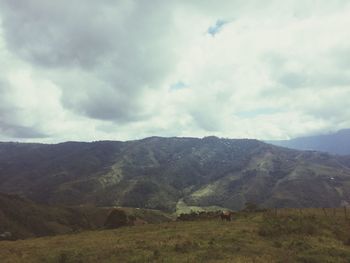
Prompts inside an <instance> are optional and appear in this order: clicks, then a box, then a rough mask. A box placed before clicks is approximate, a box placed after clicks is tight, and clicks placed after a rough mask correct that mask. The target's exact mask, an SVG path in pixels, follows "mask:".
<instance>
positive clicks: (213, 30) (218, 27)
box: [207, 19, 228, 37]
mask: <svg viewBox="0 0 350 263" xmlns="http://www.w3.org/2000/svg"><path fill="white" fill-rule="evenodd" d="M227 23H228V21H225V20H222V19H218V20H217V21H216V23H215V24H214V25H212V26H210V27H209V28H208V31H207V32H208V34H209V35H211V36H212V37H214V36H215V35H216V34H218V33H219V32H220V31H221V30H222V28H223V27H224V25H226V24H227Z"/></svg>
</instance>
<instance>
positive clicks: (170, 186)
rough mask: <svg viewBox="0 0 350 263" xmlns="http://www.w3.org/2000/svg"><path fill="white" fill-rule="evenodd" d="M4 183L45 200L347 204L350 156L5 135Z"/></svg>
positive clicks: (168, 206) (224, 142) (242, 145)
mask: <svg viewBox="0 0 350 263" xmlns="http://www.w3.org/2000/svg"><path fill="white" fill-rule="evenodd" d="M0 191H1V192H7V193H16V194H19V195H22V196H25V197H27V198H30V199H32V200H35V201H37V202H42V203H47V204H64V205H81V204H84V205H86V204H90V205H97V206H127V207H135V208H136V207H140V208H148V209H158V210H163V211H171V212H174V211H175V210H176V207H177V206H179V205H178V204H179V202H182V204H184V205H185V206H187V207H227V208H230V209H234V210H239V209H242V208H243V207H244V204H245V203H246V202H253V203H258V204H260V205H261V206H265V207H325V206H328V207H332V206H333V207H336V206H341V205H348V204H350V161H349V158H348V157H339V156H332V155H329V154H325V153H318V152H301V151H295V150H289V149H285V148H280V147H276V146H273V145H269V144H265V143H263V142H259V141H256V140H246V139H242V140H231V139H219V138H216V137H206V138H203V139H196V138H159V137H151V138H147V139H143V140H138V141H129V142H110V141H104V142H93V143H77V142H68V143H62V144H57V145H45V144H18V143H0Z"/></svg>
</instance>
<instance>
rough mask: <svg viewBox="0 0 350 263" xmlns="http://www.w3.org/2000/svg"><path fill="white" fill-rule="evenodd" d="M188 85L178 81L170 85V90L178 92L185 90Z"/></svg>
mask: <svg viewBox="0 0 350 263" xmlns="http://www.w3.org/2000/svg"><path fill="white" fill-rule="evenodd" d="M187 86H188V85H187V84H186V83H184V82H183V81H178V82H176V83H174V84H171V85H170V90H180V89H184V88H186V87H187Z"/></svg>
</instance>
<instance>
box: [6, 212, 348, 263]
mask: <svg viewBox="0 0 350 263" xmlns="http://www.w3.org/2000/svg"><path fill="white" fill-rule="evenodd" d="M333 213H334V210H333V209H328V210H326V211H325V212H324V211H323V210H321V209H318V210H317V209H303V210H298V209H295V210H291V209H289V210H278V211H277V214H275V212H274V211H271V212H265V213H239V214H237V215H236V216H235V219H234V220H233V221H232V222H221V221H220V220H219V219H217V218H216V219H212V220H208V219H206V220H196V221H186V222H170V223H162V224H156V225H142V226H135V227H124V228H120V229H117V230H104V231H90V232H84V233H80V234H72V235H63V236H56V237H45V238H37V239H30V240H23V241H15V242H2V243H1V246H0V255H1V260H2V262H6V263H12V262H48V263H49V262H238V263H239V262H283V263H285V262H309V263H312V262H315V263H322V262H349V260H350V246H349V245H350V242H349V241H350V240H349V238H350V225H349V219H345V215H344V211H343V209H338V210H336V211H335V214H333Z"/></svg>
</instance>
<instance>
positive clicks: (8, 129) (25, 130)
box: [0, 80, 47, 138]
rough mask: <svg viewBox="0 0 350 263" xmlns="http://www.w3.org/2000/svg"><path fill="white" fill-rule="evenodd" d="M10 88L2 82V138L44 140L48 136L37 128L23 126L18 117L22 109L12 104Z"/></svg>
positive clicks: (0, 114) (0, 86)
mask: <svg viewBox="0 0 350 263" xmlns="http://www.w3.org/2000/svg"><path fill="white" fill-rule="evenodd" d="M9 91H10V86H9V84H8V83H7V82H6V81H2V80H0V137H6V138H44V137H47V135H46V134H44V133H43V132H41V131H40V130H39V129H38V128H37V127H33V126H26V125H23V124H22V120H21V118H19V117H18V115H19V112H20V111H21V109H19V108H17V107H16V106H14V105H13V104H12V103H11V96H10V95H9Z"/></svg>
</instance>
